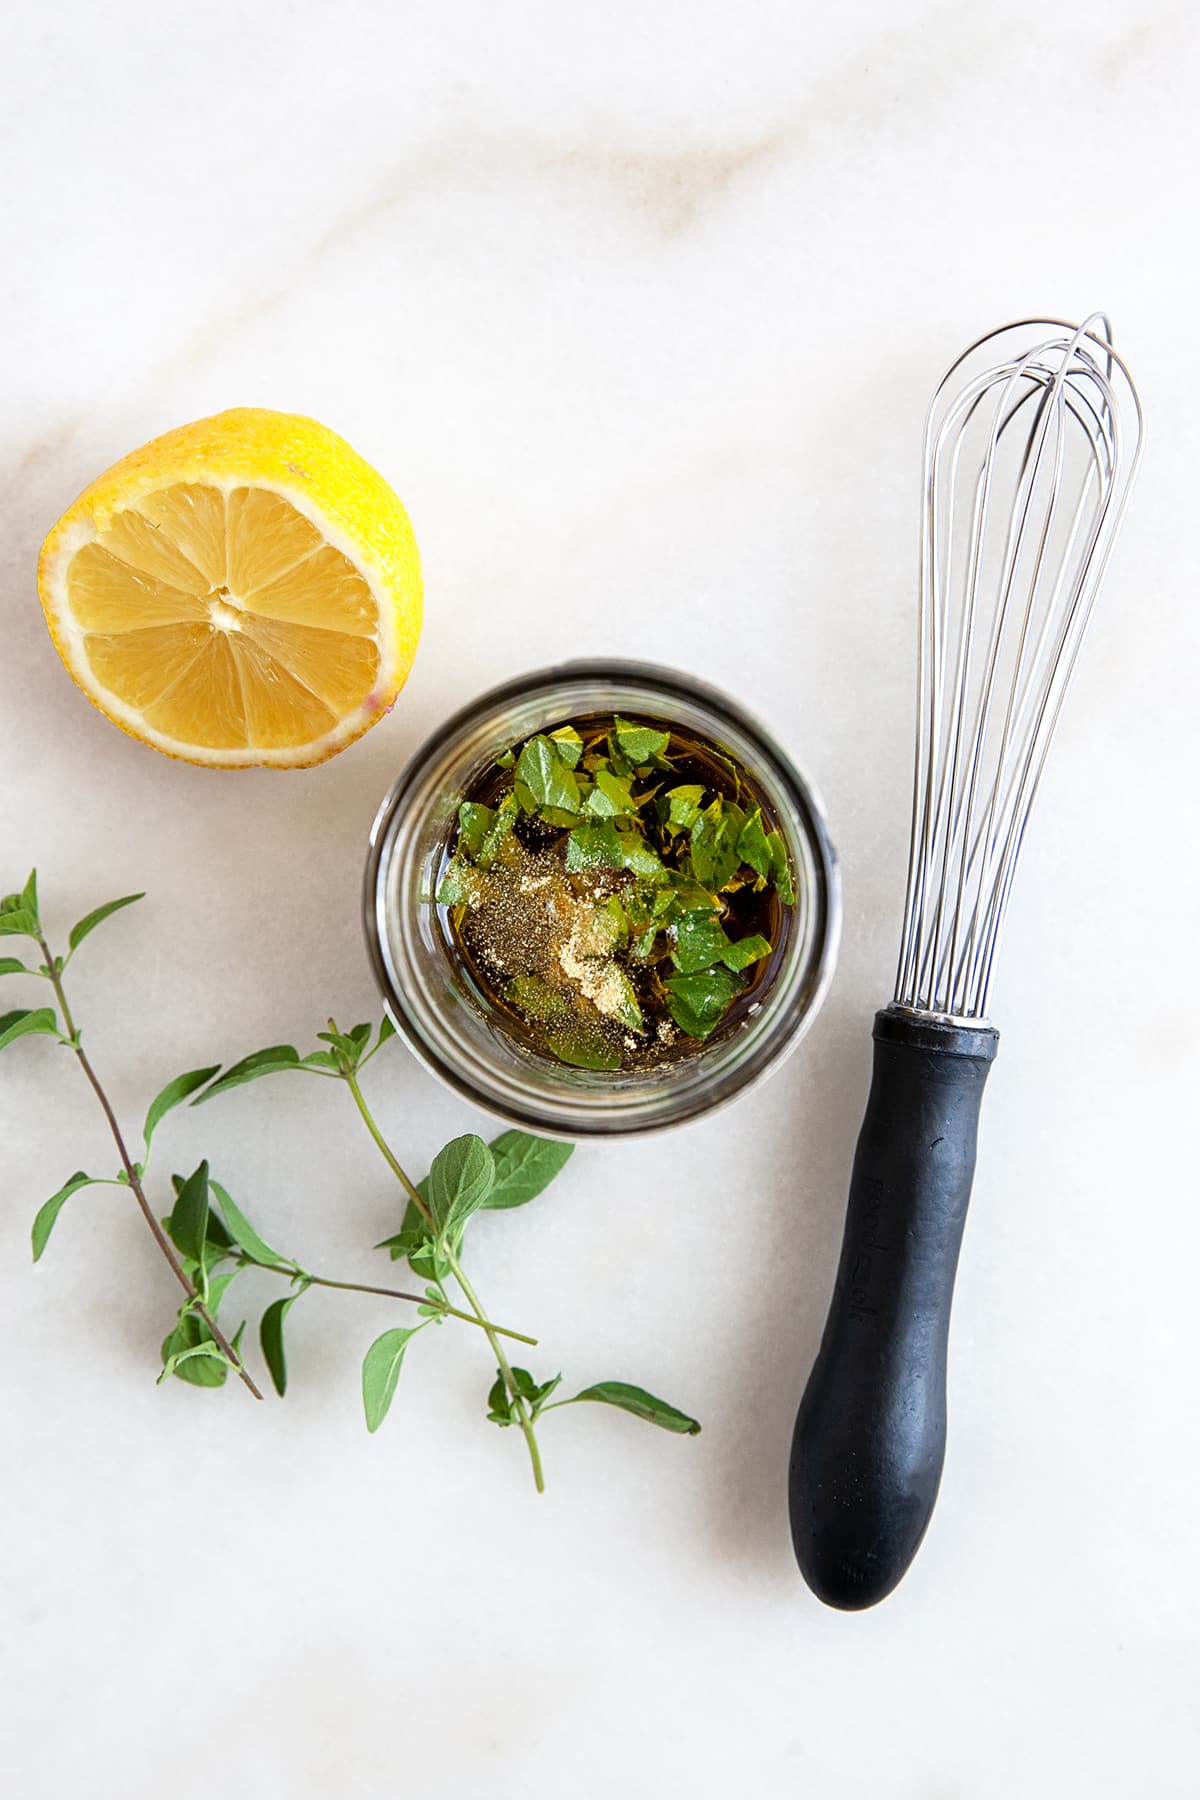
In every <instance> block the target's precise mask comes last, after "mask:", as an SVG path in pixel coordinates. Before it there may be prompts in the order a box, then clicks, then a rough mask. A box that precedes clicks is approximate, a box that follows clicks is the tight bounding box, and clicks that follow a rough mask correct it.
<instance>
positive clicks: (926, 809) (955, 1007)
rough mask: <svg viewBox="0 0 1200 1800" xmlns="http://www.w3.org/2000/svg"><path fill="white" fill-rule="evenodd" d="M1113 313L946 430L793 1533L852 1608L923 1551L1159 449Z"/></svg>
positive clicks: (937, 435) (960, 413) (942, 401)
mask: <svg viewBox="0 0 1200 1800" xmlns="http://www.w3.org/2000/svg"><path fill="white" fill-rule="evenodd" d="M1111 340H1112V329H1111V326H1110V325H1109V322H1108V320H1107V319H1106V318H1105V316H1104V315H1103V314H1102V313H1095V314H1093V315H1092V316H1091V317H1090V318H1088V319H1086V320H1085V321H1084V323H1083V324H1082V325H1078V326H1076V325H1070V324H1067V323H1065V322H1064V321H1062V320H1047V319H1040V320H1039V319H1025V320H1021V321H1020V322H1018V323H1017V324H1013V325H1006V326H1004V327H1003V328H1002V329H1001V330H999V331H996V332H992V333H990V334H989V335H988V336H987V337H983V338H980V339H979V340H978V342H977V343H975V344H973V345H972V346H971V348H970V349H969V350H967V351H966V352H964V354H963V355H962V356H961V357H960V358H959V359H958V361H957V362H956V363H954V365H953V366H952V367H951V369H950V370H949V372H948V373H947V375H946V376H945V378H944V379H943V381H942V383H941V385H940V386H939V388H938V389H937V392H936V393H935V395H934V397H933V401H932V404H931V406H930V409H929V416H928V420H927V423H926V429H925V468H924V495H923V504H922V521H921V629H920V654H919V661H918V700H917V707H918V712H917V750H916V767H915V774H914V782H913V819H912V839H911V846H910V852H909V865H908V889H907V897H906V900H905V907H904V924H903V928H902V930H901V933H900V957H899V964H898V968H897V972H896V990H895V997H894V999H893V1001H892V1003H891V1005H890V1006H886V1007H884V1008H883V1010H882V1011H881V1012H879V1013H877V1014H876V1016H875V1026H874V1039H875V1057H874V1072H873V1076H872V1081H871V1090H870V1095H869V1097H868V1100H867V1109H866V1115H865V1118H864V1121H863V1126H862V1131H861V1134H860V1136H859V1140H858V1148H857V1151H856V1154H855V1159H854V1169H853V1174H852V1176H851V1184H850V1200H849V1205H848V1208H847V1214H846V1227H845V1235H844V1238H843V1242H842V1252H841V1260H840V1263H839V1267H838V1272H837V1278H836V1282H835V1286H834V1292H833V1298H832V1301H831V1303H830V1309H829V1315H828V1318H827V1320H826V1323H825V1331H824V1335H823V1337H822V1340H821V1347H820V1350H819V1352H818V1354H817V1359H816V1362H815V1364H814V1366H813V1370H812V1374H811V1376H810V1377H809V1381H808V1386H807V1388H806V1390H805V1393H804V1398H803V1400H802V1402H801V1405H800V1411H799V1414H798V1416H797V1419H796V1430H795V1436H794V1439H793V1444H792V1460H791V1470H790V1486H789V1510H790V1514H791V1526H792V1541H793V1544H794V1546H795V1550H796V1556H797V1559H798V1561H799V1563H800V1567H801V1569H802V1571H803V1573H804V1576H805V1579H806V1580H807V1581H808V1583H809V1585H810V1586H811V1587H812V1589H813V1590H814V1592H815V1593H816V1594H817V1595H818V1596H819V1597H820V1598H821V1599H822V1600H824V1601H826V1602H827V1603H828V1604H829V1605H831V1606H837V1607H842V1608H845V1609H857V1608H861V1607H866V1606H871V1605H873V1604H874V1603H875V1602H876V1601H877V1600H881V1599H883V1598H884V1596H885V1595H887V1594H888V1593H890V1592H891V1590H892V1589H893V1588H894V1587H895V1586H896V1584H897V1582H898V1581H899V1580H900V1578H901V1577H902V1575H903V1574H904V1573H905V1571H906V1570H907V1568H908V1566H909V1564H910V1563H911V1561H912V1559H913V1557H914V1556H915V1555H916V1552H917V1549H918V1548H919V1546H920V1543H921V1540H922V1538H923V1537H924V1535H925V1530H926V1527H927V1526H928V1523H929V1519H930V1515H931V1514H932V1511H933V1506H934V1502H935V1500H936V1498H937V1491H938V1485H939V1483H940V1480H941V1474H942V1463H943V1460H944V1456H945V1438H946V1343H947V1335H948V1330H949V1322H950V1303H951V1296H952V1292H953V1286H954V1276H955V1271H956V1268H957V1265H958V1253H959V1245H960V1243H961V1240H962V1230H963V1224H964V1220H965V1218H966V1210H967V1203H968V1201H969V1199H970V1193H971V1179H972V1176H973V1174H974V1169H975V1151H976V1133H977V1127H978V1121H979V1109H980V1103H981V1101H982V1098H983V1088H984V1083H985V1081H986V1080H987V1074H988V1070H989V1068H990V1066H991V1063H992V1059H993V1058H994V1057H995V1054H996V1049H997V1045H998V1042H999V1034H998V1033H997V1031H996V1030H995V1028H994V1027H993V1026H992V1025H990V1024H989V1023H988V1022H987V1018H986V1014H987V1005H988V993H989V989H990V986H991V978H992V970H993V966H994V964H995V959H996V951H997V947H998V944H999V941H1000V936H1001V932H1002V930H1003V926H1004V916H1005V912H1006V910H1007V907H1008V901H1009V896H1010V893H1011V890H1012V883H1013V877H1014V875H1015V874H1016V868H1017V863H1018V860H1019V858H1020V854H1021V845H1022V842H1023V841H1024V837H1025V828H1026V825H1027V822H1028V819H1029V813H1030V809H1031V807H1032V805H1033V801H1034V796H1035V795H1036V793H1037V790H1038V784H1039V782H1040V781H1041V777H1042V772H1043V770H1044V768H1045V763H1046V756H1047V753H1048V752H1049V749H1050V744H1051V741H1052V739H1053V737H1054V733H1055V730H1056V728H1057V726H1058V721H1059V717H1060V715H1061V712H1062V706H1063V701H1064V699H1065V698H1066V694H1067V689H1068V688H1069V686H1070V683H1071V678H1072V676H1073V674H1074V672H1075V667H1076V663H1077V660H1078V656H1079V651H1080V648H1081V646H1082V644H1083V639H1084V635H1085V633H1086V631H1087V626H1088V621H1089V618H1090V615H1091V612H1092V606H1093V603H1094V601H1095V598H1096V594H1097V592H1098V590H1099V587H1100V584H1101V581H1102V579H1103V576H1104V572H1105V568H1106V566H1107V564H1108V559H1109V556H1110V554H1111V552H1112V548H1113V544H1114V541H1115V539H1116V536H1117V532H1118V530H1119V528H1120V525H1121V521H1122V518H1123V515H1124V512H1125V508H1126V505H1127V503H1128V500H1129V495H1130V490H1131V488H1132V484H1133V481H1134V477H1135V475H1136V473H1137V467H1138V462H1139V460H1140V457H1141V450H1142V436H1143V421H1142V410H1141V405H1140V402H1139V400H1138V396H1137V390H1136V389H1135V387H1134V385H1133V381H1132V379H1131V378H1130V375H1129V372H1128V370H1127V369H1126V367H1125V364H1124V363H1123V362H1122V361H1121V359H1120V357H1119V356H1117V354H1116V352H1115V351H1114V350H1113V348H1112V341H1111Z"/></svg>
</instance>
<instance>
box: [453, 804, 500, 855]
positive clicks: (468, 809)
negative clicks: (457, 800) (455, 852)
mask: <svg viewBox="0 0 1200 1800" xmlns="http://www.w3.org/2000/svg"><path fill="white" fill-rule="evenodd" d="M495 820H496V809H495V807H494V806H481V805H480V804H479V803H478V802H477V801H475V800H464V801H463V803H462V805H461V806H460V807H459V809H458V848H459V849H460V850H465V851H466V852H467V854H468V856H478V855H479V852H480V850H481V849H482V848H483V841H484V839H485V838H486V837H487V834H488V832H489V831H490V830H491V828H492V826H493V824H494V823H495Z"/></svg>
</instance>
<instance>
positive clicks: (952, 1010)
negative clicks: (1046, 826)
mask: <svg viewBox="0 0 1200 1800" xmlns="http://www.w3.org/2000/svg"><path fill="white" fill-rule="evenodd" d="M1030 332H1036V333H1039V334H1046V333H1049V334H1050V335H1049V336H1046V335H1040V336H1039V337H1037V338H1036V339H1035V340H1034V341H1033V342H1032V343H1031V342H1030V338H1029V333H1030ZM1018 340H1019V342H1018ZM984 356H986V359H987V366H986V367H984V368H982V369H978V367H977V365H978V363H979V361H980V360H981V358H982V357H984ZM972 363H974V364H975V365H976V369H977V372H974V373H972V372H971V369H970V366H969V365H971V364H972ZM1142 439H1143V419H1142V409H1141V404H1140V402H1139V399H1138V395H1137V390H1136V388H1135V387H1134V385H1133V381H1132V379H1131V377H1130V375H1129V372H1128V370H1127V369H1126V367H1125V365H1124V363H1123V362H1122V361H1121V359H1120V357H1118V356H1117V354H1116V352H1115V351H1114V350H1113V348H1112V344H1111V327H1110V326H1109V323H1108V321H1107V319H1106V318H1105V317H1104V315H1103V314H1101V313H1095V314H1093V315H1092V316H1091V317H1090V318H1088V319H1086V320H1085V321H1084V323H1083V324H1082V325H1080V326H1078V327H1076V326H1073V325H1069V324H1066V323H1065V322H1063V321H1058V320H1037V319H1028V320H1022V321H1020V322H1018V323H1017V324H1014V325H1008V326H1004V327H1003V328H1002V329H1001V330H999V331H996V332H991V333H989V334H988V335H987V336H986V337H983V338H980V339H979V340H978V341H977V342H976V343H975V344H973V345H972V346H971V348H970V349H969V350H967V351H966V352H965V353H964V354H963V355H962V356H961V357H959V358H958V360H957V361H956V362H955V363H954V364H953V365H952V367H951V368H950V370H949V371H948V373H947V374H946V376H945V377H944V378H943V380H942V382H941V384H940V386H939V387H938V389H937V392H936V393H935V395H934V398H933V401H932V404H931V406H930V409H929V414H928V418H927V421H926V429H925V457H924V492H923V502H922V529H921V632H920V655H919V664H918V717H917V754H916V766H915V774H914V789H913V820H912V838H911V845H910V854H909V871H908V886H907V893H906V900H905V912H904V925H903V930H902V933H901V948H900V958H899V965H898V969H897V976H896V989H895V1003H896V1004H897V1005H899V1006H902V1007H906V1008H909V1009H911V1010H912V1011H915V1012H921V1013H931V1014H936V1015H940V1016H942V1017H949V1018H961V1019H980V1018H982V1017H983V1016H984V1015H985V1013H986V1010H987V999H988V989H989V985H990V981H991V975H992V968H993V965H994V961H995V955H996V948H997V944H998V941H999V937H1000V932H1001V928H1002V925H1003V921H1004V915H1005V911H1006V909H1007V905H1008V899H1009V895H1010V892H1011V888H1012V881H1013V876H1014V874H1015V871H1016V866H1017V861H1018V858H1019V855H1020V851H1021V845H1022V842H1023V839H1024V834H1025V828H1026V824H1027V822H1028V818H1029V813H1030V809H1031V807H1032V805H1033V800H1034V797H1035V795H1036V793H1037V788H1038V784H1039V781H1040V779H1041V775H1042V771H1043V768H1044V766H1045V761H1046V756H1047V753H1048V751H1049V748H1050V744H1051V741H1052V739H1053V736H1054V732H1055V729H1056V727H1057V724H1058V720H1059V716H1060V713H1061V710H1062V704H1063V701H1064V699H1065V697H1066V693H1067V690H1068V688H1069V686H1070V682H1071V678H1072V675H1073V674H1074V671H1075V666H1076V662H1077V659H1078V654H1079V650H1080V647H1081V645H1082V643H1083V639H1084V636H1085V633H1086V630H1087V626H1088V622H1089V620H1090V617H1091V612H1092V606H1093V602H1094V600H1095V597H1096V593H1097V591H1098V589H1099V587H1100V583H1101V580H1102V578H1103V575H1104V571H1105V568H1106V566H1107V563H1108V560H1109V555H1110V553H1111V550H1112V547H1113V543H1114V541H1115V539H1116V536H1117V532H1118V530H1119V527H1120V524H1121V520H1122V517H1123V515H1124V511H1125V507H1126V505H1127V502H1128V499H1129V494H1130V490H1131V488H1132V485H1133V481H1134V477H1135V475H1136V473H1137V466H1138V462H1139V460H1140V457H1141V451H1142Z"/></svg>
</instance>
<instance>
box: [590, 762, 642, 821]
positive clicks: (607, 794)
mask: <svg viewBox="0 0 1200 1800" xmlns="http://www.w3.org/2000/svg"><path fill="white" fill-rule="evenodd" d="M585 810H586V811H587V812H589V813H591V814H593V816H594V817H595V818H597V819H633V818H636V817H637V813H638V803H637V801H636V800H635V799H634V797H633V783H632V780H631V778H630V777H629V776H628V775H614V774H613V772H612V770H611V769H603V768H601V769H597V770H596V785H595V787H594V789H593V790H592V792H591V793H590V794H589V795H588V800H587V807H586V809H585Z"/></svg>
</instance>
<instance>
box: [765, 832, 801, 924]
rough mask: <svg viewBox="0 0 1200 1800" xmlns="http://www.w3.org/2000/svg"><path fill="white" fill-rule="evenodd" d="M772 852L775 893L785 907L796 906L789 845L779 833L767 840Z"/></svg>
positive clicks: (774, 833)
mask: <svg viewBox="0 0 1200 1800" xmlns="http://www.w3.org/2000/svg"><path fill="white" fill-rule="evenodd" d="M767 844H768V846H769V848H770V851H771V879H772V880H773V881H774V883H775V891H776V893H777V894H778V895H779V898H780V899H781V900H782V901H783V904H784V905H785V906H794V905H795V904H796V885H795V883H794V881H793V880H792V865H791V863H790V862H789V860H788V853H787V845H786V844H785V843H784V841H783V836H782V834H781V833H780V832H778V831H773V832H771V834H770V836H769V837H768V838H767Z"/></svg>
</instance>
